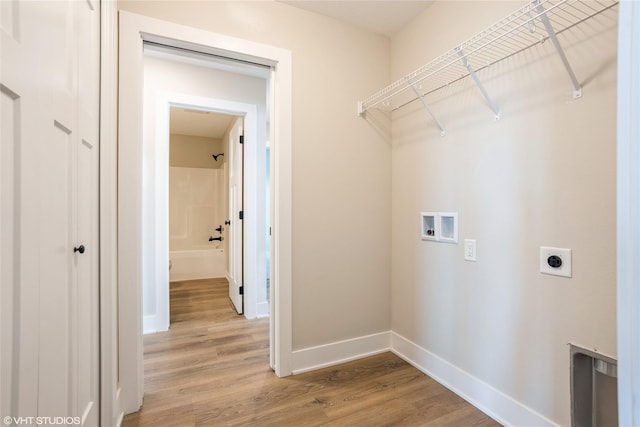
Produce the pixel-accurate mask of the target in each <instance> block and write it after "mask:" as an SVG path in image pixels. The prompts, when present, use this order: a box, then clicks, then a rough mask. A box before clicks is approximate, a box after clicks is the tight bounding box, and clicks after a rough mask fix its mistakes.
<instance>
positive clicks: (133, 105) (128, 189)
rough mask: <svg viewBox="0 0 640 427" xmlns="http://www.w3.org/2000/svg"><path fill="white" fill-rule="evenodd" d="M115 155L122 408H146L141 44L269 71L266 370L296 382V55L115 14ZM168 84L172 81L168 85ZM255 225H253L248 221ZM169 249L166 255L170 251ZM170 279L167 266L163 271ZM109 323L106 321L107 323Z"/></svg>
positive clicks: (107, 161) (107, 159)
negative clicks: (269, 235) (293, 221)
mask: <svg viewBox="0 0 640 427" xmlns="http://www.w3.org/2000/svg"><path fill="white" fill-rule="evenodd" d="M118 18H119V20H118V23H119V25H118V41H119V43H118V46H119V49H118V59H119V61H118V76H119V84H118V102H117V103H118V138H117V151H114V152H113V153H112V155H111V157H105V158H104V159H103V160H104V163H105V164H106V165H108V167H111V165H115V164H116V162H117V169H114V171H115V174H116V176H117V183H118V191H117V195H116V196H115V197H117V213H116V214H117V224H118V227H117V244H116V243H114V244H116V245H117V266H118V269H117V279H118V289H117V300H118V311H117V313H114V314H113V316H116V318H117V341H118V345H117V350H116V352H117V354H118V359H117V369H118V374H119V376H118V381H119V382H120V388H121V390H122V392H121V394H120V398H121V402H122V409H123V411H124V412H125V413H130V412H134V411H136V410H137V409H138V408H140V406H141V405H142V398H143V390H144V369H143V333H142V332H143V325H142V324H143V303H142V293H143V289H142V288H143V268H144V267H145V266H144V265H143V264H144V263H143V260H142V258H143V256H145V255H146V254H145V253H144V250H143V245H142V243H143V237H142V236H143V230H142V228H143V227H142V218H143V216H144V214H143V207H142V201H143V197H144V195H145V193H146V192H147V191H152V190H153V189H149V188H146V187H144V186H143V184H142V182H143V179H142V178H143V175H144V174H146V173H148V172H147V171H146V170H143V169H144V168H143V165H142V162H143V152H144V150H145V148H146V144H148V141H147V140H144V141H143V139H142V138H141V136H142V134H143V131H142V127H143V108H142V106H143V83H144V79H143V74H144V66H143V62H144V44H145V43H148V42H152V43H159V44H162V45H165V46H170V47H172V48H183V49H185V50H189V51H191V52H194V53H198V54H207V55H213V56H217V57H221V58H232V59H236V60H240V61H242V62H243V63H247V64H254V65H255V64H259V65H262V66H263V67H264V68H265V70H266V69H268V73H269V79H268V95H267V105H266V107H268V110H269V114H266V116H267V117H270V119H269V126H268V135H269V140H270V141H271V171H272V181H271V191H272V192H271V225H272V230H273V232H272V242H271V274H270V276H271V292H270V300H271V301H272V303H271V305H270V310H271V312H270V316H269V324H270V328H269V329H270V336H269V339H270V341H269V342H270V345H269V349H270V351H269V359H270V360H269V364H270V367H271V368H272V369H273V370H274V371H275V373H276V375H278V376H287V375H291V373H292V368H291V362H292V361H291V359H292V324H291V323H292V294H291V287H292V268H291V262H292V249H291V246H292V225H291V216H292V212H291V211H292V198H291V192H292V185H291V172H292V170H291V169H292V167H291V166H292V153H291V134H292V125H291V123H292V92H291V91H292V53H291V51H290V50H287V49H283V48H279V47H275V46H271V45H267V44H263V43H257V42H253V41H248V40H244V39H240V38H237V37H231V36H228V35H225V34H219V33H214V32H210V31H206V30H201V29H197V28H191V27H186V26H183V25H179V24H175V23H171V22H167V21H162V20H158V19H154V18H149V17H146V16H142V15H138V14H134V13H129V12H126V11H120V12H119V14H118ZM169 80H171V78H170V79H169ZM248 219H250V218H248ZM165 249H166V248H165ZM165 272H166V273H168V265H167V267H166V270H165ZM107 320H109V319H107Z"/></svg>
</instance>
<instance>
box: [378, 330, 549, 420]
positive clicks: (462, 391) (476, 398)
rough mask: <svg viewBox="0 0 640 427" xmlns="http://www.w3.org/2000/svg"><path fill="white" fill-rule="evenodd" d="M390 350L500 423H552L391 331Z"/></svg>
mask: <svg viewBox="0 0 640 427" xmlns="http://www.w3.org/2000/svg"><path fill="white" fill-rule="evenodd" d="M390 335H391V351H393V352H394V353H395V354H396V355H398V356H399V357H401V358H402V359H404V360H406V361H407V362H409V363H410V364H412V365H413V366H415V367H416V368H418V369H420V370H421V371H422V372H424V373H425V374H427V375H428V376H429V377H431V378H433V379H434V380H436V381H438V382H439V383H440V384H442V385H443V386H445V387H447V388H448V389H450V390H451V391H453V392H454V393H456V394H457V395H459V396H460V397H462V398H463V399H465V400H466V401H468V402H469V403H471V404H472V405H473V406H475V407H476V408H478V409H479V410H481V411H482V412H484V413H485V414H487V415H489V416H490V417H491V418H493V419H494V420H496V421H498V422H499V423H500V424H503V425H509V426H540V427H542V426H556V425H557V424H555V423H554V422H553V421H551V420H549V419H547V418H545V417H544V416H542V415H540V414H538V413H537V412H535V411H534V410H532V409H531V408H528V407H526V406H524V405H523V404H522V403H520V402H518V401H516V400H514V399H513V398H511V397H509V396H507V395H506V394H504V393H502V392H501V391H499V390H496V389H495V388H493V387H492V386H490V385H489V384H487V383H485V382H483V381H481V380H480V379H478V378H476V377H474V376H473V375H471V374H469V373H467V372H465V371H463V370H462V369H460V368H458V367H457V366H454V365H452V364H451V363H449V362H447V361H446V360H444V359H442V358H441V357H439V356H437V355H435V354H433V353H431V352H429V351H428V350H426V349H424V348H422V347H420V346H419V345H417V344H415V343H413V342H411V341H409V340H408V339H406V338H404V337H403V336H401V335H399V334H397V333H395V332H391V333H390Z"/></svg>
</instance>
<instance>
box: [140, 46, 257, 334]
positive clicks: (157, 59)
mask: <svg viewBox="0 0 640 427" xmlns="http://www.w3.org/2000/svg"><path fill="white" fill-rule="evenodd" d="M269 76H270V72H269V69H268V68H265V67H261V68H259V69H255V67H249V66H247V65H246V64H242V65H240V66H239V67H235V66H234V64H233V63H230V62H229V61H226V62H224V61H223V62H222V63H221V62H220V61H219V59H216V58H213V59H212V58H209V55H194V54H193V53H192V52H188V51H183V50H181V49H175V48H167V47H165V46H160V45H158V44H150V45H149V46H147V45H146V44H145V46H144V103H143V112H144V114H143V154H142V159H143V178H142V181H143V182H142V184H143V188H144V189H145V191H144V192H143V195H142V205H143V208H142V210H143V224H142V227H143V230H142V233H143V251H142V252H143V260H142V261H143V271H142V276H143V314H144V315H143V330H144V332H145V333H148V332H156V331H164V330H167V329H168V328H169V323H170V314H169V313H170V307H169V295H170V294H169V282H170V280H171V276H173V277H174V279H176V280H178V279H179V280H187V279H189V278H192V279H196V278H204V277H205V276H206V275H209V277H213V276H212V275H211V274H214V275H218V276H219V275H220V274H222V273H221V272H220V270H221V269H223V270H224V276H223V277H226V278H227V279H228V280H229V283H230V287H229V289H230V293H229V296H230V299H231V300H232V301H234V306H235V307H236V311H237V312H238V313H242V314H244V315H245V316H246V317H247V318H249V319H252V318H256V317H266V316H268V315H269V311H270V310H269V307H270V303H269V300H268V299H267V291H266V286H267V283H268V282H269V280H268V277H267V274H268V273H267V272H268V270H270V269H267V267H266V261H265V260H266V259H267V251H268V250H267V245H268V242H267V239H265V238H264V236H265V235H266V234H267V230H268V228H269V225H268V224H267V218H266V215H264V212H266V211H267V210H269V209H270V208H269V199H268V198H267V196H266V194H265V192H264V188H265V185H266V182H268V180H267V178H266V174H267V169H268V168H267V167H266V166H265V165H266V145H267V144H266V140H267V135H268V134H269V129H268V124H269V119H268V117H269V111H268V108H267V99H268V91H267V88H268V87H269ZM181 116H183V117H182V120H184V121H185V123H183V124H179V121H180V117H181ZM184 116H186V118H185V117H184ZM196 117H197V119H196ZM172 118H173V119H174V120H173V123H172ZM176 118H177V119H176ZM198 119H200V121H204V122H208V123H209V125H212V124H213V123H215V122H216V121H220V122H222V124H218V126H220V127H221V128H222V130H221V131H218V132H219V133H218V135H216V136H217V138H215V137H214V138H209V139H208V140H207V139H204V140H203V139H202V138H206V137H205V136H202V135H185V134H189V133H192V134H197V133H198V131H195V130H194V129H196V128H197V126H198V125H197V122H198ZM202 119H205V120H202ZM176 123H178V124H176ZM172 124H173V125H174V126H173V127H172ZM175 126H178V128H177V130H176V128H175ZM187 128H188V129H190V130H185V129H187ZM179 132H180V133H179ZM200 133H201V134H202V131H200ZM172 141H173V142H174V143H175V144H172V143H171V142H172ZM180 141H182V143H183V144H184V143H188V142H190V143H191V145H192V147H191V148H193V149H192V150H189V149H187V150H178V151H181V153H178V154H177V156H178V160H177V163H174V162H173V160H171V156H170V153H171V152H175V151H176V150H175V149H174V148H175V147H173V145H176V147H178V145H177V144H179V142H180ZM207 144H208V145H209V146H208V147H207ZM207 150H208V151H207ZM209 151H210V152H209ZM180 156H182V157H183V158H182V159H181V160H180ZM185 156H186V157H189V156H191V161H192V165H191V166H195V167H194V168H189V167H188V166H189V165H188V164H187V163H185V161H186V159H185V158H184V157H185ZM214 156H216V157H215V158H214ZM234 159H236V160H238V159H239V161H234ZM172 163H173V164H172ZM243 164H246V167H245V168H244V170H242V169H243V168H242V165H243ZM209 166H213V167H212V168H209ZM215 166H219V167H222V171H221V172H220V171H218V172H215V171H214V169H216V168H215ZM174 167H176V168H177V167H184V168H185V169H188V170H184V169H182V170H181V169H174ZM189 169H190V170H189ZM205 169H211V170H210V172H207V171H205ZM218 169H219V168H218ZM172 174H173V175H175V176H176V177H181V180H182V186H183V190H184V185H185V183H186V184H187V185H188V184H189V183H191V184H193V185H192V186H191V189H189V188H187V189H186V190H187V192H188V191H192V192H193V191H195V190H197V189H199V190H206V188H202V187H207V186H206V185H205V186H203V185H201V184H199V183H197V182H196V181H197V180H196V179H195V177H201V178H202V177H203V176H206V175H212V176H214V175H216V174H217V175H219V176H218V177H217V178H214V180H215V181H217V184H215V185H217V186H218V187H219V188H218V191H217V192H218V193H222V194H224V196H223V197H224V200H225V201H224V202H223V204H224V205H225V206H224V207H221V206H218V207H217V208H216V207H215V206H212V205H211V204H210V203H209V204H208V203H207V202H206V201H203V200H195V199H198V198H200V199H201V198H202V197H203V195H204V194H201V195H200V196H198V195H197V194H192V195H191V196H188V195H185V194H184V192H183V194H182V195H181V196H177V197H178V198H180V197H182V198H183V200H181V203H178V204H177V206H176V204H172V201H171V198H170V196H169V188H170V187H171V184H170V181H171V179H170V178H171V175H172ZM211 185H213V183H211V182H210V185H209V187H211ZM215 185H214V186H215ZM209 190H211V188H209ZM196 192H197V191H196ZM205 193H206V191H205ZM185 197H187V198H186V199H185ZM189 197H192V198H194V197H195V199H194V200H191V201H193V202H194V203H192V205H191V206H185V204H188V203H187V202H189V203H190V201H189V200H188V198H189ZM221 208H222V209H221ZM169 212H173V214H174V215H176V216H177V217H182V219H181V220H180V221H178V222H177V224H174V225H172V224H171V222H170V220H169V216H170V215H169ZM247 213H250V215H246V214H247ZM211 221H213V222H211ZM217 230H219V231H217ZM209 239H211V240H209ZM216 250H217V252H216ZM213 258H217V260H214V259H213ZM215 263H218V264H219V265H218V270H217V272H214V273H211V269H215V266H214V265H213V264H215ZM170 266H171V270H170V269H169V267H170ZM185 267H186V268H187V270H191V271H186V272H185V271H184V268H185ZM198 270H200V271H198ZM207 270H209V272H207ZM196 276H199V277H196Z"/></svg>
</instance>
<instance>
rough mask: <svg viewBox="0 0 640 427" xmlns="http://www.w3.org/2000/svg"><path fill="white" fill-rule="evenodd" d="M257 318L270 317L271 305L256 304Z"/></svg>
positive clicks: (264, 303)
mask: <svg viewBox="0 0 640 427" xmlns="http://www.w3.org/2000/svg"><path fill="white" fill-rule="evenodd" d="M256 317H257V318H258V319H260V318H263V317H269V303H268V302H259V303H258V304H256Z"/></svg>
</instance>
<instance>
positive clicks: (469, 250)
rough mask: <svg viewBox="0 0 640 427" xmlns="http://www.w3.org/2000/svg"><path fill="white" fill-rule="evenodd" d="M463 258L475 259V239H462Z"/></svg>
mask: <svg viewBox="0 0 640 427" xmlns="http://www.w3.org/2000/svg"><path fill="white" fill-rule="evenodd" d="M464 259H465V260H467V261H475V260H476V241H475V239H464Z"/></svg>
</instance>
